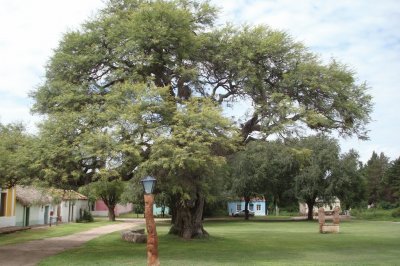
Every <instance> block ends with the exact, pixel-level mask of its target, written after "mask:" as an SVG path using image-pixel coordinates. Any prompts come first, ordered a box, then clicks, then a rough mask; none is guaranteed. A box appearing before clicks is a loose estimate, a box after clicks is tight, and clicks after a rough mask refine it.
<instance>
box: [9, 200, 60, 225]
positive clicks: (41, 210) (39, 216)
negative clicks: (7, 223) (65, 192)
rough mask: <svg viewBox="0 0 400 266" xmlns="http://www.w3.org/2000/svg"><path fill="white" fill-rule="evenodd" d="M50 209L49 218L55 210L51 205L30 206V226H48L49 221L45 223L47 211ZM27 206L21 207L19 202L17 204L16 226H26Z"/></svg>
mask: <svg viewBox="0 0 400 266" xmlns="http://www.w3.org/2000/svg"><path fill="white" fill-rule="evenodd" d="M46 207H48V208H49V212H48V215H47V218H49V217H50V212H51V211H52V210H53V206H52V205H50V204H46V205H32V206H29V224H28V225H44V224H48V222H49V220H46V221H45V210H46ZM26 208H28V207H26V206H23V205H21V203H19V202H17V204H16V221H15V225H16V226H25V224H26V223H25V221H26Z"/></svg>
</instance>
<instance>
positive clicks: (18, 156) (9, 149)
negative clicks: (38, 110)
mask: <svg viewBox="0 0 400 266" xmlns="http://www.w3.org/2000/svg"><path fill="white" fill-rule="evenodd" d="M34 141H35V139H34V137H32V136H29V135H28V134H27V133H26V132H25V128H24V127H23V125H22V124H17V123H14V124H8V125H2V124H0V154H1V156H0V187H3V188H4V187H12V186H14V185H16V184H21V183H22V184H23V183H26V182H30V180H31V179H32V178H33V176H34V170H33V169H32V167H31V164H32V162H33V157H34V156H33V153H34V150H33V143H34Z"/></svg>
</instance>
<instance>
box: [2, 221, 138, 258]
mask: <svg viewBox="0 0 400 266" xmlns="http://www.w3.org/2000/svg"><path fill="white" fill-rule="evenodd" d="M142 223H143V221H132V220H131V221H129V222H123V223H116V224H111V225H106V226H101V227H97V228H94V229H91V230H88V231H84V232H80V233H75V234H72V235H68V236H62V237H52V238H46V239H42V240H33V241H29V242H24V243H19V244H13V245H7V246H1V247H0V265H2V266H31V265H36V264H37V263H38V262H39V261H41V260H42V259H44V258H45V257H48V256H52V255H55V254H57V253H60V252H62V251H64V250H67V249H71V248H75V247H78V246H80V245H82V244H84V243H85V242H87V241H89V240H91V239H93V238H96V237H98V236H101V235H105V234H109V233H112V232H115V231H120V230H124V229H129V228H132V227H134V226H137V225H140V224H142Z"/></svg>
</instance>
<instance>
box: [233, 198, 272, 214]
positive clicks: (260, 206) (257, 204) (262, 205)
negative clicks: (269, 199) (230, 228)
mask: <svg viewBox="0 0 400 266" xmlns="http://www.w3.org/2000/svg"><path fill="white" fill-rule="evenodd" d="M251 204H253V209H251ZM244 205H245V202H244V201H231V202H228V215H232V214H234V213H235V212H236V211H240V210H244ZM266 205H267V204H266V202H265V201H261V200H260V201H258V200H255V201H250V203H249V210H250V211H254V215H255V216H263V215H265V214H266V212H265V210H266V207H267V206H266Z"/></svg>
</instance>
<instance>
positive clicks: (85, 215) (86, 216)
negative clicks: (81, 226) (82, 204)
mask: <svg viewBox="0 0 400 266" xmlns="http://www.w3.org/2000/svg"><path fill="white" fill-rule="evenodd" d="M80 216H81V217H80V218H79V219H76V222H77V223H91V222H93V221H94V219H93V216H92V214H91V213H90V211H88V210H83V211H81V215H80Z"/></svg>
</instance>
